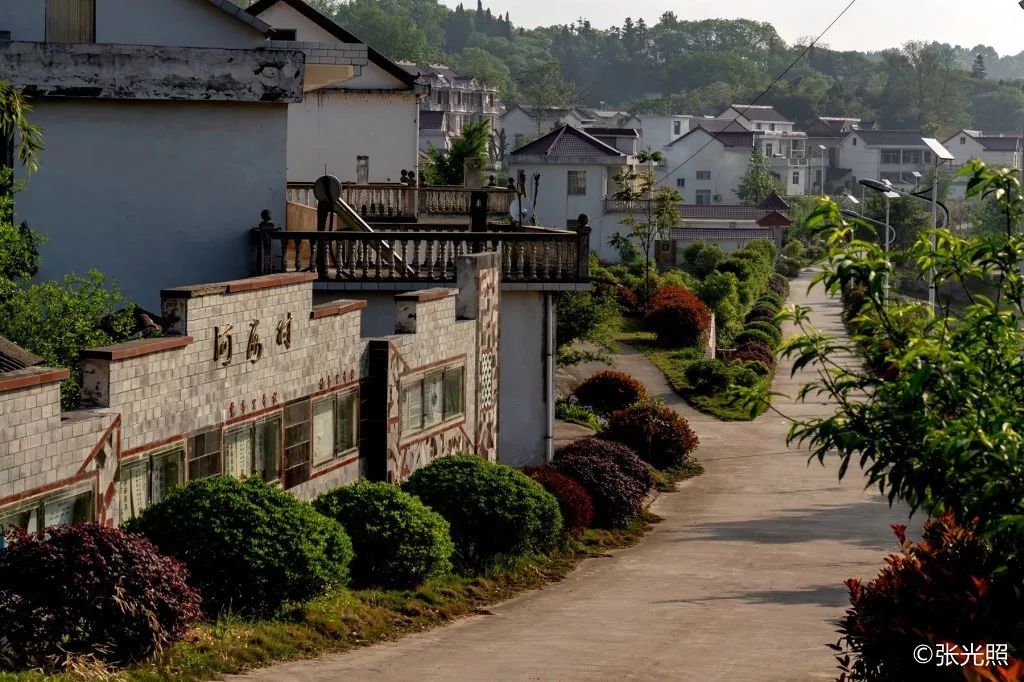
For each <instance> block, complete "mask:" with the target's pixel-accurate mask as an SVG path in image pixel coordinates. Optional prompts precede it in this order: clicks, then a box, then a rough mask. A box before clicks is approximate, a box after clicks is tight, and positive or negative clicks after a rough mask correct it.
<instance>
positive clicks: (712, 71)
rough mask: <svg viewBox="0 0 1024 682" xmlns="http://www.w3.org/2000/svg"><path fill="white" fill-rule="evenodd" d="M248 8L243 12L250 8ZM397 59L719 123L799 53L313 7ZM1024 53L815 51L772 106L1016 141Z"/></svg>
mask: <svg viewBox="0 0 1024 682" xmlns="http://www.w3.org/2000/svg"><path fill="white" fill-rule="evenodd" d="M243 1H244V0H243ZM312 1H313V3H314V4H316V5H318V6H319V7H320V9H323V10H325V11H326V12H328V13H329V14H332V15H334V16H335V18H336V19H337V20H338V21H339V22H340V23H341V24H342V25H344V26H345V27H346V28H348V29H349V30H350V31H352V32H353V33H355V34H356V35H358V36H360V37H361V38H362V39H364V40H366V41H367V42H368V43H370V44H371V45H373V46H374V47H375V48H376V49H377V50H379V51H380V52H382V53H384V54H386V55H387V56H389V57H391V58H392V59H403V60H411V61H415V62H417V63H438V62H444V63H448V64H450V65H451V66H452V67H454V68H455V69H457V70H459V71H462V72H465V73H469V74H472V75H475V76H477V77H479V78H481V79H482V80H485V81H489V82H490V83H492V84H494V85H496V86H497V87H498V88H500V90H501V91H502V94H503V97H504V99H505V101H506V102H507V103H510V104H514V103H527V104H547V105H564V104H571V103H578V104H586V105H590V106H595V107H596V106H605V107H608V108H626V109H630V110H632V111H637V112H658V113H669V112H672V113H687V114H703V113H717V112H718V111H719V110H721V109H722V108H724V107H725V106H726V105H728V104H731V103H733V102H747V101H749V100H750V99H751V98H753V97H755V96H756V95H757V94H759V93H760V92H761V91H762V90H763V89H764V88H765V87H766V86H767V85H768V84H769V83H771V81H772V79H773V78H774V77H775V76H776V75H778V74H779V73H781V72H782V70H783V69H784V68H785V67H786V66H787V65H788V64H789V63H790V62H791V61H792V60H793V59H794V58H795V56H796V55H797V54H799V52H800V51H802V50H803V46H802V45H791V44H787V43H786V42H785V41H784V40H782V39H781V38H780V37H779V35H778V33H776V31H775V28H774V27H773V26H772V25H771V24H768V23H761V22H755V21H748V20H714V19H712V20H704V21H682V20H680V19H679V18H678V17H677V16H676V15H675V14H673V13H672V12H666V13H665V14H664V15H662V17H661V18H660V19H659V21H658V23H656V24H654V25H651V26H649V25H647V24H646V23H645V22H644V21H643V20H642V19H641V20H637V21H633V20H632V19H630V18H628V17H627V18H625V19H624V20H623V21H622V25H621V26H618V27H613V28H610V29H608V30H601V29H596V28H594V27H593V26H591V25H590V23H589V22H588V21H586V20H585V19H582V20H580V21H578V22H576V23H575V24H573V25H570V26H550V27H542V28H535V29H523V28H519V27H516V26H515V25H514V20H513V19H514V18H512V17H509V16H508V14H505V15H504V16H502V15H498V14H495V13H492V12H491V10H490V9H489V8H486V7H483V6H482V4H481V3H480V2H479V0H477V4H476V6H475V7H473V6H470V7H469V8H465V7H463V6H461V5H460V6H459V7H458V8H456V9H455V10H451V9H449V8H447V7H445V6H444V5H442V4H440V3H439V2H437V0H352V1H351V2H339V1H337V0H312ZM979 54H980V55H981V57H980V58H979V57H978V55H979ZM1022 78H1024V52H1022V53H1021V54H1018V55H1015V56H1005V57H1000V56H999V55H998V54H996V52H995V51H994V50H993V49H992V48H990V47H985V46H978V47H975V48H970V49H967V48H962V47H959V46H957V47H953V46H950V45H945V44H940V43H930V44H924V43H912V44H908V45H905V46H900V47H894V48H893V49H891V50H886V51H883V52H881V53H873V54H868V53H861V52H838V51H832V50H828V49H824V48H815V49H813V50H812V51H811V52H810V54H809V55H808V57H807V58H806V59H804V60H801V61H800V63H799V64H798V65H797V66H796V67H794V68H793V69H792V70H791V71H790V72H789V74H788V75H787V76H786V78H785V79H784V80H783V81H782V82H780V83H779V84H778V85H777V86H776V87H775V88H773V90H772V91H771V92H770V93H769V94H768V95H767V96H766V97H765V99H764V103H770V104H773V105H775V106H776V108H777V109H779V110H780V111H781V112H782V113H783V114H785V115H787V116H788V117H790V118H791V119H793V120H794V121H797V122H801V123H803V122H807V121H808V120H810V119H811V118H813V117H814V116H816V115H846V116H860V117H863V118H866V119H875V120H878V121H880V123H881V124H882V125H883V126H885V127H890V128H912V127H919V126H920V127H934V128H937V129H940V130H942V131H952V130H954V129H957V128H961V127H969V128H970V127H973V128H979V129H983V130H999V131H1003V130H1005V131H1013V130H1018V129H1020V127H1021V116H1022V112H1024V81H1022V80H1021V79H1022Z"/></svg>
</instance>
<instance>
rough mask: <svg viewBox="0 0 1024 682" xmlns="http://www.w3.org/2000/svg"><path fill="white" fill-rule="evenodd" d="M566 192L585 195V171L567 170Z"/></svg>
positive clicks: (570, 194)
mask: <svg viewBox="0 0 1024 682" xmlns="http://www.w3.org/2000/svg"><path fill="white" fill-rule="evenodd" d="M568 174H569V175H568V194H569V196H571V197H572V196H586V194H587V171H585V170H584V171H574V170H571V171H568Z"/></svg>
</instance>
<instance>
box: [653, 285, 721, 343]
mask: <svg viewBox="0 0 1024 682" xmlns="http://www.w3.org/2000/svg"><path fill="white" fill-rule="evenodd" d="M644 326H646V327H647V328H648V329H650V330H651V331H653V332H654V333H655V335H656V336H657V337H658V343H660V344H661V345H663V346H671V347H680V346H697V345H700V344H702V343H705V342H706V341H707V339H708V333H709V332H710V329H711V311H710V310H708V307H707V306H706V305H704V303H703V301H701V300H700V299H699V298H697V296H696V295H694V294H693V292H691V291H690V290H689V289H687V288H686V287H681V286H675V285H670V286H665V287H662V288H660V289H658V290H657V291H656V292H654V295H653V296H651V300H650V302H649V304H648V312H647V315H645V316H644Z"/></svg>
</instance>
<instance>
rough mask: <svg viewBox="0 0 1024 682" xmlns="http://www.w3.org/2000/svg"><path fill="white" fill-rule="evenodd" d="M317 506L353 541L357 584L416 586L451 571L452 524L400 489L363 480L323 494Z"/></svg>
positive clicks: (316, 502) (353, 575)
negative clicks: (449, 530)
mask: <svg viewBox="0 0 1024 682" xmlns="http://www.w3.org/2000/svg"><path fill="white" fill-rule="evenodd" d="M313 507H314V508H315V509H316V510H317V511H318V512H320V513H321V514H323V515H324V516H327V517H330V518H332V519H334V520H336V521H337V522H338V523H340V524H341V525H342V526H343V527H344V528H345V532H347V533H348V535H349V537H350V538H352V547H353V549H354V550H355V558H354V559H353V560H352V578H353V580H354V581H355V582H356V583H358V584H361V585H379V586H382V587H398V588H407V587H415V586H416V585H419V584H420V583H422V582H423V581H424V580H427V579H428V578H432V577H434V576H438V575H442V574H444V573H446V572H448V571H449V570H451V561H450V558H451V555H452V552H453V551H454V549H455V546H454V545H453V544H452V539H451V535H450V533H449V532H448V522H447V521H445V520H444V517H442V516H441V515H440V514H438V513H437V512H435V511H433V510H432V509H430V508H429V507H427V506H426V505H424V504H423V503H422V502H420V500H419V499H418V498H416V497H414V496H412V495H410V494H409V493H407V492H404V491H403V490H401V489H400V488H399V487H398V486H396V485H392V484H390V483H371V482H369V481H359V482H358V483H355V484H353V485H347V486H343V487H340V488H335V489H334V490H330V491H328V492H326V493H323V494H322V495H320V496H319V497H317V498H316V500H315V501H314V502H313Z"/></svg>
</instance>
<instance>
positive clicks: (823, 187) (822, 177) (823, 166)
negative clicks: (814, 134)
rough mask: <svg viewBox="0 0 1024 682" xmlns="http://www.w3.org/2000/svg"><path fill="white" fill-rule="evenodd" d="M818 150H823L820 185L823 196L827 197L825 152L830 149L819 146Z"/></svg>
mask: <svg viewBox="0 0 1024 682" xmlns="http://www.w3.org/2000/svg"><path fill="white" fill-rule="evenodd" d="M818 149H819V150H821V178H819V180H820V182H819V184H820V185H821V196H825V152H827V151H828V147H826V146H825V145H823V144H819V145H818Z"/></svg>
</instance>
